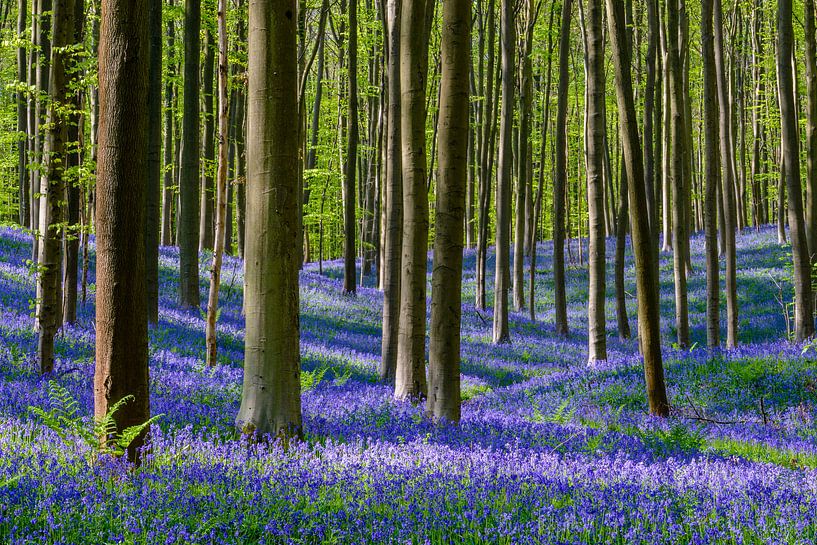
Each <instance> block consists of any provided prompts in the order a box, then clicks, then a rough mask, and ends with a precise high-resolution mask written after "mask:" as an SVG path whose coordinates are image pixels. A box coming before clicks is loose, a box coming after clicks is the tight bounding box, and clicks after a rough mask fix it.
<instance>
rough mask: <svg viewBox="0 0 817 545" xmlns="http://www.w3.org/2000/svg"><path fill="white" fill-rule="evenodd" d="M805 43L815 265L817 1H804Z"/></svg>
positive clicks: (809, 229) (809, 215)
mask: <svg viewBox="0 0 817 545" xmlns="http://www.w3.org/2000/svg"><path fill="white" fill-rule="evenodd" d="M803 7H804V9H805V15H804V17H803V27H804V32H805V37H806V39H805V42H806V48H805V49H806V55H805V64H806V85H807V88H808V92H807V93H806V96H807V97H808V102H807V109H806V239H807V242H808V253H809V256H810V257H811V260H812V262H815V261H817V36H815V28H814V26H815V25H814V0H804V2H803Z"/></svg>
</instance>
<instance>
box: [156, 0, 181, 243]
mask: <svg viewBox="0 0 817 545" xmlns="http://www.w3.org/2000/svg"><path fill="white" fill-rule="evenodd" d="M174 3H175V0H170V5H171V6H173V5H174ZM166 36H167V50H168V54H170V55H173V56H171V57H170V62H169V63H168V67H167V70H168V79H167V82H166V83H165V147H164V168H165V173H164V181H163V188H162V232H161V237H160V238H161V244H162V245H163V246H171V245H172V244H173V208H174V207H173V201H174V200H175V198H176V192H175V185H176V183H175V181H174V178H173V171H174V163H175V161H174V159H173V157H174V154H173V151H174V149H175V147H174V145H175V141H176V139H174V135H173V133H174V130H173V129H174V127H175V120H174V106H175V102H176V101H175V100H174V90H175V86H174V84H173V80H174V79H175V77H176V59H175V51H176V29H175V25H174V23H173V21H168V23H167V30H166ZM177 138H178V136H177Z"/></svg>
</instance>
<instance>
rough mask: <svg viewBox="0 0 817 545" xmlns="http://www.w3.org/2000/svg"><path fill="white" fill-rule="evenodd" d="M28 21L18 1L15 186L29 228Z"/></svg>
mask: <svg viewBox="0 0 817 545" xmlns="http://www.w3.org/2000/svg"><path fill="white" fill-rule="evenodd" d="M27 21H28V0H18V2H17V39H18V40H20V44H19V45H18V46H17V84H18V85H19V86H20V88H19V89H18V90H17V132H18V137H19V140H18V142H17V185H18V187H19V195H20V214H19V218H18V220H19V222H20V225H22V226H23V227H26V228H28V227H30V226H31V208H30V207H31V200H30V191H31V188H30V186H29V184H30V181H29V177H28V140H29V138H30V135H29V127H28V92H27V91H24V90H23V89H22V88H23V86H25V85H27V79H28V53H27V52H26V47H25V46H24V45H23V43H24V42H23V40H25V39H26V22H27Z"/></svg>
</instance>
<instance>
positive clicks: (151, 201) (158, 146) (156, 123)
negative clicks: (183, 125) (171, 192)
mask: <svg viewBox="0 0 817 545" xmlns="http://www.w3.org/2000/svg"><path fill="white" fill-rule="evenodd" d="M149 10H150V18H149V19H150V20H149V22H148V24H149V26H150V31H149V32H150V76H149V78H148V81H149V83H148V158H147V169H148V178H147V180H148V185H147V188H146V191H147V194H146V197H145V198H146V207H147V208H146V216H145V275H146V276H145V289H146V293H147V313H148V322H150V323H154V324H155V323H157V322H158V321H159V242H160V241H159V235H160V230H161V226H160V221H161V220H160V217H161V216H160V213H159V206H160V200H159V199H160V194H161V183H162V38H163V37H162V2H161V0H150V2H149Z"/></svg>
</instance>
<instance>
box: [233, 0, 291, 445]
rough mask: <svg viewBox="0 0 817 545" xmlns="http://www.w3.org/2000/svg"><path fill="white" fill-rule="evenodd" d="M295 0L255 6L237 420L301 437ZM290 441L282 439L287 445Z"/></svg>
mask: <svg viewBox="0 0 817 545" xmlns="http://www.w3.org/2000/svg"><path fill="white" fill-rule="evenodd" d="M296 27H297V16H296V3H295V0H259V1H255V2H251V3H250V5H249V29H250V36H249V43H248V47H247V51H248V52H249V57H248V74H249V84H248V95H249V101H248V106H249V107H248V111H247V120H248V127H247V167H248V168H247V192H248V194H249V195H253V198H252V199H248V202H247V204H248V206H247V232H248V233H250V234H251V235H250V236H249V237H247V240H246V249H245V251H246V261H245V269H246V272H245V274H246V281H245V283H246V292H245V308H246V316H247V328H246V340H245V348H244V390H243V393H242V396H241V408H240V410H239V412H238V417H237V418H236V425H237V426H238V428H239V429H240V430H241V432H242V433H244V434H253V433H258V434H270V435H272V436H274V437H279V438H281V439H283V440H284V441H285V440H286V438H288V437H293V436H300V435H301V433H302V431H301V429H302V428H301V396H300V367H301V366H300V359H301V358H300V349H299V345H300V330H299V329H300V328H299V310H298V300H299V293H298V268H299V266H300V251H299V248H298V241H299V233H298V228H297V225H298V214H299V213H300V210H299V208H298V202H299V201H300V196H299V195H298V192H299V187H298V147H299V145H298V123H299V120H298V116H297V115H295V113H296V112H297V108H298V83H297V82H298V61H297V47H296ZM284 445H286V443H284Z"/></svg>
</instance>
